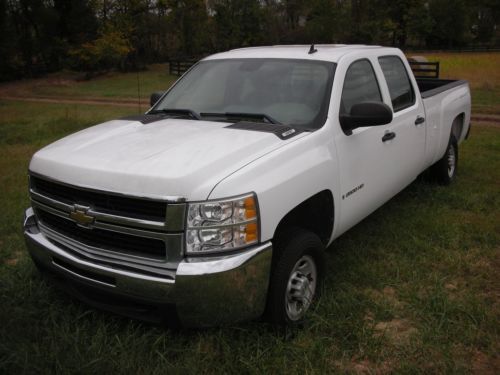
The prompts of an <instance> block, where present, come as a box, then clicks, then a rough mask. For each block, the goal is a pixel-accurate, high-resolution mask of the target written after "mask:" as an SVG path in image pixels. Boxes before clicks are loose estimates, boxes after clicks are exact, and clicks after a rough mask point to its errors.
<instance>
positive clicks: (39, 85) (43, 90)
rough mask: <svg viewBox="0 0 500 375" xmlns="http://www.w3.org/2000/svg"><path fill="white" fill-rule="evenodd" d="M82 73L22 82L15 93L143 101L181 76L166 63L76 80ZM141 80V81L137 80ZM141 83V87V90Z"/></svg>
mask: <svg viewBox="0 0 500 375" xmlns="http://www.w3.org/2000/svg"><path fill="white" fill-rule="evenodd" d="M78 76H81V74H75V73H71V72H63V73H55V74H52V75H49V76H48V77H46V78H43V79H38V80H28V81H24V82H22V81H21V82H19V83H18V84H17V85H16V86H15V87H14V89H13V90H12V91H11V94H26V95H28V96H40V97H62V98H74V99H75V98H100V97H101V98H106V99H132V100H135V99H137V97H138V93H140V96H141V100H142V101H144V102H149V96H150V95H151V93H153V92H155V91H165V90H166V89H168V88H169V87H170V86H171V85H172V83H174V82H175V80H176V79H177V78H178V77H176V76H171V75H169V74H168V66H167V65H166V64H158V65H152V66H150V67H149V68H148V70H146V71H141V72H137V73H116V72H115V73H109V74H107V75H104V76H98V77H96V78H94V79H91V80H81V81H79V80H76V78H77V77H78ZM138 80H139V82H137V81H138ZM138 85H139V90H138Z"/></svg>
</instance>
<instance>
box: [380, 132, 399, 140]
mask: <svg viewBox="0 0 500 375" xmlns="http://www.w3.org/2000/svg"><path fill="white" fill-rule="evenodd" d="M394 138H396V133H394V132H389V133H385V134H384V136H383V137H382V142H387V141H390V140H391V139H394Z"/></svg>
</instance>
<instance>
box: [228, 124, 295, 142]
mask: <svg viewBox="0 0 500 375" xmlns="http://www.w3.org/2000/svg"><path fill="white" fill-rule="evenodd" d="M226 128H227V129H239V130H250V131H255V132H265V133H272V134H274V135H275V136H277V137H278V138H279V139H282V140H286V139H289V138H292V137H295V136H296V135H298V134H300V133H302V132H303V130H299V129H297V128H293V127H291V126H288V125H279V124H267V123H264V122H247V121H240V122H237V123H235V124H231V125H229V126H226Z"/></svg>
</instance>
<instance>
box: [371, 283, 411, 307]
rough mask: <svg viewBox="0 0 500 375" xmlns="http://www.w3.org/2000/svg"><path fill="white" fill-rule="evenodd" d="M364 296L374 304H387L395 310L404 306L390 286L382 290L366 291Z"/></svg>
mask: <svg viewBox="0 0 500 375" xmlns="http://www.w3.org/2000/svg"><path fill="white" fill-rule="evenodd" d="M366 294H367V295H368V296H369V297H370V298H371V299H373V300H374V301H375V302H377V303H387V304H389V305H391V306H392V307H393V308H395V309H398V308H400V307H402V306H404V303H403V302H401V301H400V300H399V299H398V296H397V292H396V289H394V288H393V287H392V286H386V287H385V288H384V289H382V290H375V289H367V290H366Z"/></svg>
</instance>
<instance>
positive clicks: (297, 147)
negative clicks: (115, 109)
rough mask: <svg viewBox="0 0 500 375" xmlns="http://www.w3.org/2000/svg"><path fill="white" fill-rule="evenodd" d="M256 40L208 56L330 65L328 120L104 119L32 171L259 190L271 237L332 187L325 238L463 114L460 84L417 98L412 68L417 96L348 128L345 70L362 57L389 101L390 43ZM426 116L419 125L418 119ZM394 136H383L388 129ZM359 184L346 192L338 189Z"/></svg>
mask: <svg viewBox="0 0 500 375" xmlns="http://www.w3.org/2000/svg"><path fill="white" fill-rule="evenodd" d="M316 48H317V49H318V52H317V53H315V54H312V55H309V54H308V53H307V51H308V49H309V46H284V47H259V48H246V49H240V50H234V51H229V52H225V53H221V54H217V55H213V56H210V57H208V58H207V59H228V58H288V59H293V58H297V59H312V60H325V61H331V62H334V63H336V64H337V68H336V72H335V78H334V82H333V88H332V95H331V102H330V107H329V114H328V118H327V120H326V122H325V124H324V126H323V127H321V128H320V129H318V130H317V131H314V132H306V133H301V134H300V135H298V136H295V137H292V138H290V139H288V140H286V141H283V140H281V139H279V138H278V137H276V136H275V135H274V134H271V133H263V132H253V131H245V130H232V129H225V128H224V127H225V126H227V123H216V122H205V121H191V120H179V119H176V120H173V119H169V120H163V121H159V122H154V123H151V124H147V125H143V124H141V123H139V122H130V121H120V120H117V121H110V122H107V123H104V124H101V125H98V126H95V127H92V128H89V129H86V130H83V131H81V132H79V133H76V134H74V135H71V136H69V137H67V138H64V139H62V140H60V141H58V142H56V143H54V144H52V145H50V146H48V147H46V148H44V149H42V150H41V151H39V152H37V153H36V154H35V155H34V157H33V159H32V161H31V164H30V170H31V171H33V172H36V173H39V174H42V175H45V176H48V177H51V178H53V179H55V180H60V181H62V182H66V183H70V184H73V185H77V186H82V187H91V188H94V189H99V190H107V191H113V192H119V193H123V194H131V195H138V196H149V197H170V196H180V197H184V198H186V199H187V200H196V201H198V200H205V199H219V198H226V197H229V196H235V195H240V194H244V193H248V192H255V193H256V194H257V198H258V202H259V209H260V219H261V241H267V240H269V239H272V238H273V236H274V233H275V230H276V228H277V226H278V224H279V222H280V221H281V220H282V219H283V217H284V216H285V215H286V214H287V213H288V212H290V211H291V210H292V209H293V208H295V207H296V206H297V205H299V204H300V203H301V202H303V201H305V200H306V199H308V198H309V197H311V196H313V195H314V194H316V193H318V192H321V191H323V190H329V191H331V193H332V195H333V198H334V211H335V220H334V228H333V230H332V236H331V238H330V242H331V241H333V240H334V239H335V238H336V237H338V236H339V235H340V234H342V233H343V232H345V231H346V230H347V229H349V228H350V227H352V226H353V225H355V224H356V223H357V222H359V221H360V220H362V219H363V218H364V217H366V216H367V215H368V214H370V213H371V212H373V211H374V210H375V209H377V208H378V207H379V206H381V205H382V204H383V203H385V202H386V201H387V200H389V199H390V198H391V197H393V196H394V195H395V194H397V193H398V192H399V191H401V190H402V189H404V188H405V187H406V186H407V185H408V184H410V183H411V182H412V181H413V180H414V179H415V178H416V177H417V175H418V174H420V173H421V172H422V171H423V170H424V169H426V168H427V167H429V166H430V165H432V164H433V163H434V162H435V161H437V160H438V159H439V158H440V157H441V156H442V155H443V154H444V152H445V149H446V145H447V143H448V139H449V136H450V132H451V125H452V122H453V120H454V119H455V118H456V117H457V116H459V115H461V114H463V116H464V121H463V123H464V126H463V129H462V135H461V137H460V141H461V140H462V139H463V138H464V136H465V134H466V132H467V129H468V126H469V121H470V92H469V88H468V86H467V85H460V86H457V87H455V88H452V89H450V90H447V91H444V92H442V93H440V94H438V95H435V96H432V97H429V98H427V99H423V100H422V98H421V96H420V93H419V90H418V87H417V85H416V81H415V79H414V78H413V75H412V74H411V70H409V74H410V76H411V81H412V83H413V86H414V90H415V94H416V96H417V100H416V103H415V105H413V106H412V107H410V108H407V109H405V110H403V111H401V112H398V113H396V114H395V116H394V120H393V122H392V123H390V124H388V125H385V126H378V127H369V128H359V129H356V130H355V131H354V133H353V134H352V135H351V136H346V135H345V134H344V133H343V132H342V130H341V128H340V124H339V120H338V115H339V104H340V96H341V92H342V87H343V81H344V77H345V72H346V70H347V68H348V67H349V65H350V63H352V62H353V61H356V60H357V59H360V58H366V59H369V60H370V62H371V63H372V65H373V67H374V69H375V73H376V76H377V79H378V81H379V84H380V88H381V91H382V96H383V100H384V102H385V103H386V104H388V105H391V102H390V97H389V92H388V88H387V85H386V83H385V79H384V77H383V73H382V71H381V68H380V66H379V65H378V60H377V59H378V57H379V56H386V55H397V56H400V57H401V58H402V59H403V61H405V64H406V66H407V69H409V67H408V65H407V63H406V60H405V59H404V56H403V54H402V52H401V51H399V50H398V49H394V48H382V47H368V46H321V45H317V46H316ZM418 115H420V116H424V117H426V122H425V123H424V124H422V125H420V126H418V127H416V126H415V125H414V120H415V118H416V117H417V116H418ZM389 130H390V131H393V132H395V133H396V134H397V137H396V138H395V139H394V140H392V141H389V142H386V143H382V142H381V138H382V136H383V135H384V133H385V132H386V131H389ZM360 184H364V187H363V188H362V189H360V190H359V191H357V192H356V193H355V194H353V195H352V197H350V198H348V199H343V198H342V197H343V195H345V194H346V192H348V191H350V190H351V189H353V188H355V187H356V186H358V185H360Z"/></svg>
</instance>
